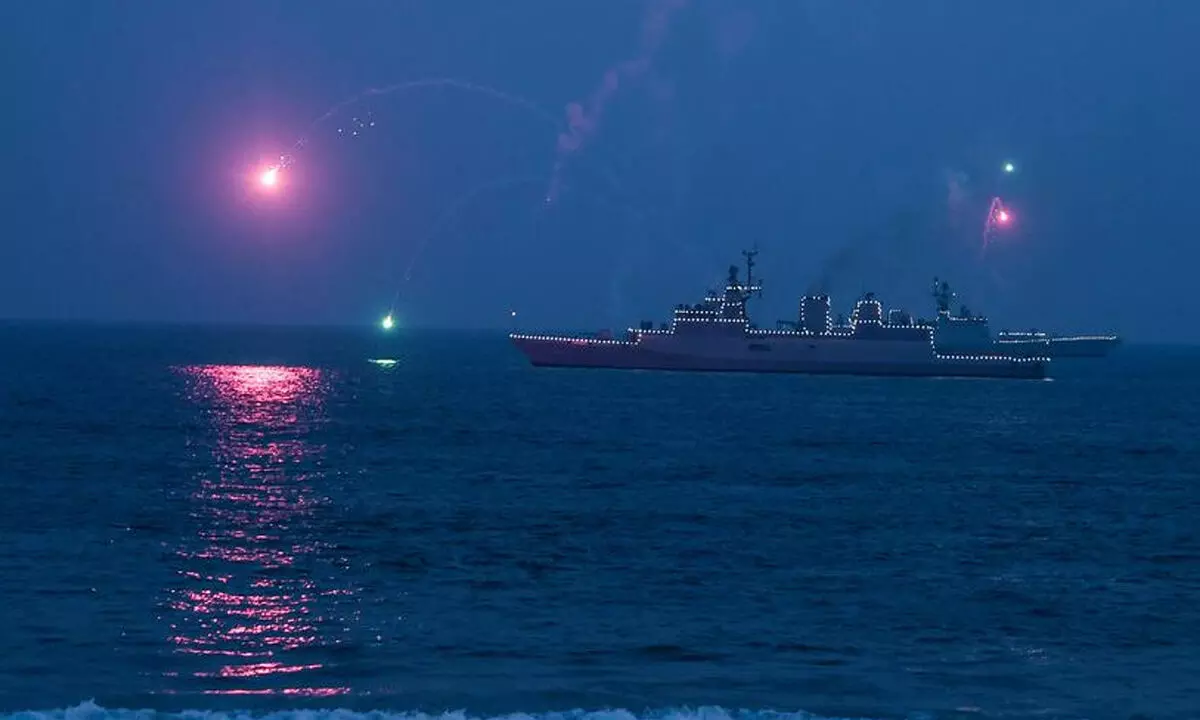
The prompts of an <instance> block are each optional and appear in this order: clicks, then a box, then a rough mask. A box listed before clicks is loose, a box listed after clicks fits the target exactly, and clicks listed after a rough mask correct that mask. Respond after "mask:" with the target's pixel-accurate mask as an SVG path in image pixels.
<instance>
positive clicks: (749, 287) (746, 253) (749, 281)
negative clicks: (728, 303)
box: [742, 245, 762, 300]
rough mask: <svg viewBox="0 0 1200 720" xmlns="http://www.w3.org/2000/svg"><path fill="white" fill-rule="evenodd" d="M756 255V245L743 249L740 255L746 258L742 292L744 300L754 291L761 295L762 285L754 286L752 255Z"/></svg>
mask: <svg viewBox="0 0 1200 720" xmlns="http://www.w3.org/2000/svg"><path fill="white" fill-rule="evenodd" d="M756 255H758V246H757V245H755V246H754V249H753V250H743V251H742V257H744V258H746V289H745V291H744V292H743V297H744V299H746V300H749V299H750V296H751V295H753V294H754V293H756V292H757V293H758V296H759V297H762V286H761V285H760V286H758V287H757V288H756V287H755V286H754V257H755V256H756Z"/></svg>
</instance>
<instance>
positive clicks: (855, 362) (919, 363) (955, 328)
mask: <svg viewBox="0 0 1200 720" xmlns="http://www.w3.org/2000/svg"><path fill="white" fill-rule="evenodd" d="M757 254H758V251H757V250H748V251H743V253H742V255H743V256H744V257H745V260H746V277H745V280H744V281H742V280H741V278H740V277H739V276H740V268H739V266H737V265H731V266H730V267H729V274H728V279H727V281H726V284H725V289H724V291H723V292H715V291H709V292H708V293H707V294H706V295H705V297H704V299H703V301H702V302H700V303H697V304H694V305H678V306H676V308H675V310H674V314H673V317H672V319H671V322H670V323H669V324H668V323H662V324H661V325H659V327H657V328H656V327H654V323H653V322H649V321H643V322H642V323H640V325H639V327H637V328H629V329H628V330H627V331H626V332H625V335H624V336H623V337H613V336H612V334H611V333H610V332H606V331H603V332H600V333H597V334H595V335H567V334H563V335H557V334H542V333H519V332H514V333H512V334H510V335H509V338H510V340H511V342H512V343H513V345H515V346H516V348H517V349H518V350H520V351H521V353H523V354H524V355H525V357H526V358H528V360H529V362H530V363H531V364H532V365H534V366H538V367H586V368H614V369H629V370H634V369H637V370H677V371H678V370H693V371H708V372H715V371H733V372H753V373H808V374H826V375H875V376H910V377H983V378H1020V379H1040V378H1044V377H1046V371H1047V366H1048V364H1049V362H1050V359H1049V358H1048V357H1045V356H1039V355H1023V354H1015V353H1005V352H1003V351H1001V350H998V349H996V347H995V346H994V345H993V344H992V343H990V342H989V343H988V344H987V346H983V347H978V348H977V349H973V350H970V351H958V350H955V351H952V352H951V351H947V350H946V349H945V348H943V347H942V345H941V343H942V341H943V340H945V341H947V342H948V343H949V345H951V346H958V345H962V344H963V343H962V342H960V340H962V339H963V337H964V336H965V338H966V339H968V340H969V339H971V338H973V337H975V330H976V327H975V326H976V324H977V321H976V320H975V319H974V318H973V317H972V318H960V317H954V316H951V315H950V313H949V311H948V310H946V311H939V313H938V317H937V319H936V320H935V321H932V322H930V321H920V320H914V319H913V318H912V316H911V315H910V314H909V313H908V312H906V311H904V310H899V309H893V310H889V311H888V312H887V313H886V314H885V312H884V308H883V304H882V303H881V302H880V301H879V300H878V299H877V298H876V297H875V295H874V293H867V294H865V295H863V296H862V297H861V298H860V299H859V300H858V301H857V302H856V303H855V305H854V308H853V311H852V312H851V315H850V319H849V321H848V323H847V324H845V325H841V326H835V325H834V323H833V321H832V318H831V315H830V299H829V296H828V295H826V294H810V295H807V296H805V297H803V298H801V300H800V307H799V314H798V318H797V320H796V321H781V322H780V323H779V324H777V327H776V328H775V329H765V328H760V327H758V326H757V325H755V324H754V323H752V322H751V320H750V315H749V313H748V311H747V303H748V301H749V300H750V299H751V298H752V297H754V296H756V295H757V296H759V297H761V296H762V281H761V280H760V279H757V278H755V277H754V266H755V261H754V259H755V256H756V255H757ZM935 285H936V281H935ZM983 327H984V332H985V334H986V332H987V326H986V320H985V321H984V323H983ZM989 340H990V338H989Z"/></svg>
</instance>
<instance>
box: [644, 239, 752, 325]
mask: <svg viewBox="0 0 1200 720" xmlns="http://www.w3.org/2000/svg"><path fill="white" fill-rule="evenodd" d="M757 254H758V251H757V250H747V251H743V253H742V255H744V256H745V258H746V281H745V282H742V281H741V279H740V278H739V275H740V268H738V266H737V265H730V266H729V274H728V277H727V279H726V282H725V291H724V292H723V293H716V292H714V291H711V290H710V291H709V292H708V293H707V294H705V296H704V301H703V302H700V303H696V304H695V305H678V306H676V307H675V311H674V314H673V316H672V323H671V326H672V331H673V332H674V333H675V334H686V335H697V334H703V335H712V334H721V335H724V334H729V333H737V334H742V333H744V332H745V331H746V328H747V327H749V326H750V314H749V313H748V312H747V311H746V302H747V301H748V300H749V299H750V298H751V297H753V296H754V295H756V294H757V295H760V296H761V295H762V283H761V281H760V282H755V279H754V256H755V255H757ZM644 326H645V324H643V327H644Z"/></svg>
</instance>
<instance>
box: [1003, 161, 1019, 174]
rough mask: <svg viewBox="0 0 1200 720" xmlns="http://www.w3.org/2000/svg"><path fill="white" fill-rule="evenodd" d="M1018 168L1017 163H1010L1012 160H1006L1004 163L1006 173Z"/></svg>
mask: <svg viewBox="0 0 1200 720" xmlns="http://www.w3.org/2000/svg"><path fill="white" fill-rule="evenodd" d="M1016 169H1017V166H1016V165H1013V164H1012V163H1010V162H1006V163H1004V172H1006V173H1011V172H1015V171H1016Z"/></svg>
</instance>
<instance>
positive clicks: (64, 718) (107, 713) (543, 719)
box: [0, 700, 864, 720]
mask: <svg viewBox="0 0 1200 720" xmlns="http://www.w3.org/2000/svg"><path fill="white" fill-rule="evenodd" d="M0 720H864V719H863V718H827V717H824V716H819V715H813V714H811V713H806V712H803V711H798V712H780V711H775V710H726V709H725V708H720V707H699V708H694V709H692V708H670V709H662V710H643V711H641V712H636V713H635V712H631V711H629V710H624V709H619V708H618V709H612V710H568V711H564V712H547V713H533V714H528V713H510V714H508V715H493V716H480V715H471V714H469V713H467V712H464V711H462V710H458V711H453V712H444V713H424V712H404V711H400V712H390V711H372V712H357V711H353V710H302V709H297V710H273V711H263V712H251V711H249V710H232V711H222V710H184V711H182V712H159V711H157V710H132V709H123V708H113V709H109V708H103V707H100V706H99V705H97V704H96V703H95V702H92V701H90V700H89V701H87V702H83V703H80V704H79V705H76V706H75V707H69V708H62V709H53V710H24V711H21V712H16V713H7V714H5V713H0Z"/></svg>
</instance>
